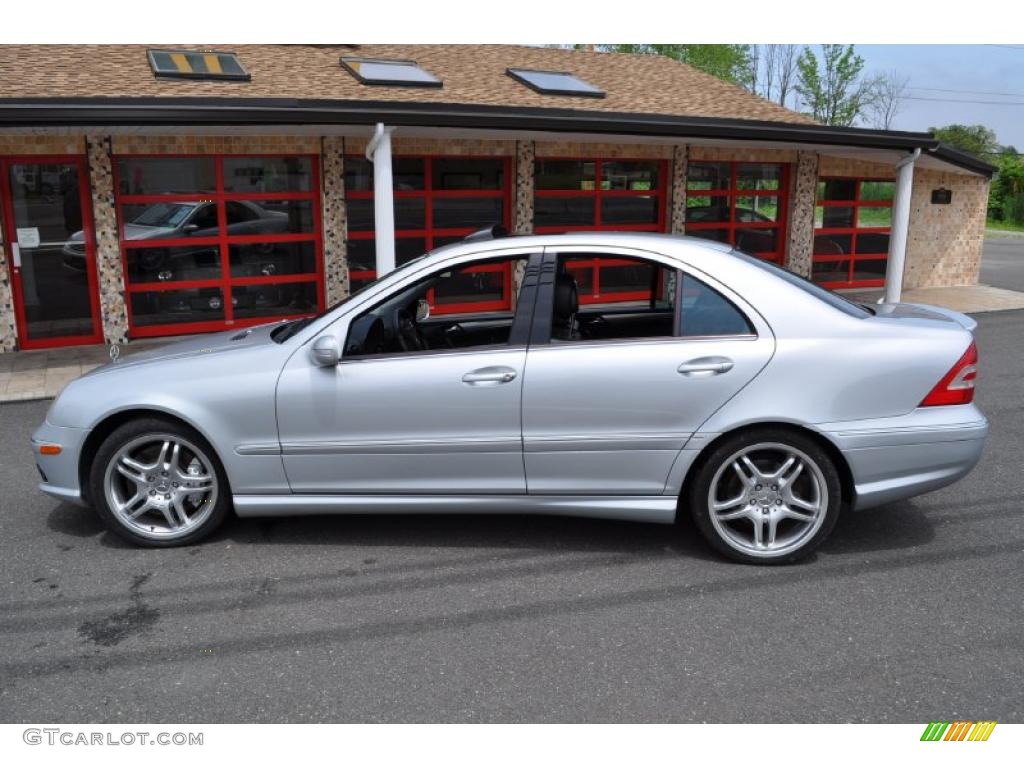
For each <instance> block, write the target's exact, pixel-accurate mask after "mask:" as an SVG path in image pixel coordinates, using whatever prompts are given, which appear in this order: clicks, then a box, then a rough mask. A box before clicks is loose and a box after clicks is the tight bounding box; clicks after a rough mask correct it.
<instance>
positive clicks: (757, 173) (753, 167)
mask: <svg viewBox="0 0 1024 768" xmlns="http://www.w3.org/2000/svg"><path fill="white" fill-rule="evenodd" d="M781 184H782V166H781V165H768V164H764V163H750V164H746V163H741V164H740V165H739V166H738V167H737V169H736V188H737V189H756V190H777V189H779V188H780V185H781Z"/></svg>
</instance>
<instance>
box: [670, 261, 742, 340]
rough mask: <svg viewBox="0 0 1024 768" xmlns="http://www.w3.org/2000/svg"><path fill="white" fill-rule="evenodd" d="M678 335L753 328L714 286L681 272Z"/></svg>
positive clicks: (738, 333) (727, 333) (737, 333)
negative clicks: (681, 284) (680, 306)
mask: <svg viewBox="0 0 1024 768" xmlns="http://www.w3.org/2000/svg"><path fill="white" fill-rule="evenodd" d="M681 305H682V308H681V311H680V322H679V326H680V327H679V335H680V336H745V335H749V334H753V333H754V328H753V326H751V324H750V321H749V320H747V318H746V316H745V315H744V314H743V313H742V312H740V310H738V309H737V308H736V305H735V304H733V303H732V302H731V301H729V300H728V299H727V298H725V297H724V296H723V295H722V294H720V293H719V292H718V291H716V290H715V289H714V288H712V287H710V286H708V285H705V284H704V283H702V282H701V281H700V280H697V279H696V278H694V277H690V275H684V276H683V286H682V301H681Z"/></svg>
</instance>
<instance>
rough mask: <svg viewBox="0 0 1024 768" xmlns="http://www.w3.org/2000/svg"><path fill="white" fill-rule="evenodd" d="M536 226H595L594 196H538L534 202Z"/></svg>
mask: <svg viewBox="0 0 1024 768" xmlns="http://www.w3.org/2000/svg"><path fill="white" fill-rule="evenodd" d="M533 217H534V219H533V221H534V226H537V227H571V226H588V225H589V226H593V224H594V198H593V197H592V196H591V197H538V198H537V199H536V200H535V202H534V211H533Z"/></svg>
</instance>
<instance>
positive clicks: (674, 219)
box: [668, 144, 689, 235]
mask: <svg viewBox="0 0 1024 768" xmlns="http://www.w3.org/2000/svg"><path fill="white" fill-rule="evenodd" d="M688 154H689V149H688V147H687V146H686V145H685V144H680V145H679V146H677V147H674V148H673V150H672V166H671V168H670V169H669V173H670V176H669V185H668V193H669V219H668V231H669V232H671V233H673V234H676V235H681V234H683V233H684V232H685V231H686V165H687V161H688V159H689V158H688Z"/></svg>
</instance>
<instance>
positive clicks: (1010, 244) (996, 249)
mask: <svg viewBox="0 0 1024 768" xmlns="http://www.w3.org/2000/svg"><path fill="white" fill-rule="evenodd" d="M979 282H981V283H983V284H984V285H991V286H994V287H996V288H1006V289H1007V290H1011V291H1024V233H1021V234H1019V235H1012V236H1010V237H1001V238H988V239H987V240H985V245H984V248H983V251H982V259H981V275H980V277H979Z"/></svg>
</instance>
